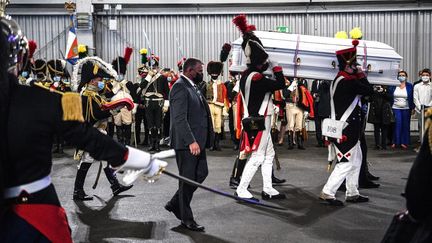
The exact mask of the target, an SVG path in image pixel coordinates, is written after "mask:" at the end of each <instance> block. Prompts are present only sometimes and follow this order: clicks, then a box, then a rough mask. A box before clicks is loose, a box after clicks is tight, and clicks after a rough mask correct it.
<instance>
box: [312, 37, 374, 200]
mask: <svg viewBox="0 0 432 243" xmlns="http://www.w3.org/2000/svg"><path fill="white" fill-rule="evenodd" d="M358 43H359V41H358V40H354V41H353V45H354V47H352V48H348V49H344V50H340V51H337V52H336V56H337V59H338V62H339V73H338V74H337V76H336V78H335V80H334V81H333V83H332V84H331V86H330V95H331V96H332V97H333V98H332V99H333V102H334V110H335V119H336V120H341V119H342V117H347V116H348V118H347V120H346V122H347V123H348V126H347V127H346V128H344V129H343V131H342V134H343V136H342V138H341V139H338V140H336V141H335V140H331V142H332V143H331V144H330V146H334V151H335V157H336V159H337V162H338V163H337V164H336V166H335V168H334V170H333V172H332V173H331V175H330V177H329V178H328V180H327V183H326V184H325V185H324V188H323V189H322V191H321V194H320V197H319V198H320V199H322V200H325V201H326V202H327V203H329V204H330V205H335V206H342V205H343V203H342V202H341V201H339V200H337V199H336V197H335V195H336V191H337V189H338V188H339V186H340V185H341V184H342V182H343V181H344V180H345V179H346V202H352V203H358V202H367V201H369V198H368V197H365V196H362V195H360V193H359V191H358V179H359V173H360V166H361V163H362V151H361V148H360V140H359V139H360V132H361V131H362V124H361V104H360V103H361V102H360V99H361V96H365V95H370V94H372V93H373V89H372V86H371V85H370V84H369V82H368V80H367V78H366V76H365V74H364V73H363V72H362V70H361V69H360V68H359V67H357V65H358V63H357V45H358ZM331 102H332V101H331ZM349 113H350V114H349ZM332 116H333V115H332ZM323 129H326V128H325V127H323ZM323 132H325V131H323Z"/></svg>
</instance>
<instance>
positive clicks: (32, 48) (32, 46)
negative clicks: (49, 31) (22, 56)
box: [28, 40, 37, 59]
mask: <svg viewBox="0 0 432 243" xmlns="http://www.w3.org/2000/svg"><path fill="white" fill-rule="evenodd" d="M28 45H29V55H28V58H29V59H31V58H33V54H34V53H35V51H36V48H37V44H36V41H34V40H30V41H29V43H28Z"/></svg>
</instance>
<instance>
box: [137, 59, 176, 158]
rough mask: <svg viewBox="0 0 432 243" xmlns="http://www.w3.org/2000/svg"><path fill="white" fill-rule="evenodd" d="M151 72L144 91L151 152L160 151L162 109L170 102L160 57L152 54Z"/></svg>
mask: <svg viewBox="0 0 432 243" xmlns="http://www.w3.org/2000/svg"><path fill="white" fill-rule="evenodd" d="M150 68H151V69H152V70H150V72H149V73H148V74H147V76H146V77H145V79H144V80H143V82H144V86H145V88H144V90H143V91H142V93H143V95H144V100H145V109H146V117H147V122H148V128H149V129H150V146H151V147H150V149H149V151H157V152H159V151H160V148H159V142H160V138H161V132H162V131H161V130H162V115H163V113H162V108H163V107H164V104H166V103H167V102H168V95H169V86H168V81H167V78H166V77H165V76H163V75H162V74H161V73H160V72H159V71H160V70H159V57H158V56H155V55H154V54H152V56H151V59H150Z"/></svg>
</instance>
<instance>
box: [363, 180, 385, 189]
mask: <svg viewBox="0 0 432 243" xmlns="http://www.w3.org/2000/svg"><path fill="white" fill-rule="evenodd" d="M359 187H360V188H364V189H368V188H378V187H380V184H378V183H375V182H373V181H366V182H363V183H359Z"/></svg>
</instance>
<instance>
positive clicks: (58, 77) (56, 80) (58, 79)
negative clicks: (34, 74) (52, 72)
mask: <svg viewBox="0 0 432 243" xmlns="http://www.w3.org/2000/svg"><path fill="white" fill-rule="evenodd" d="M60 80H61V78H60V76H54V78H53V81H54V82H60Z"/></svg>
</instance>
